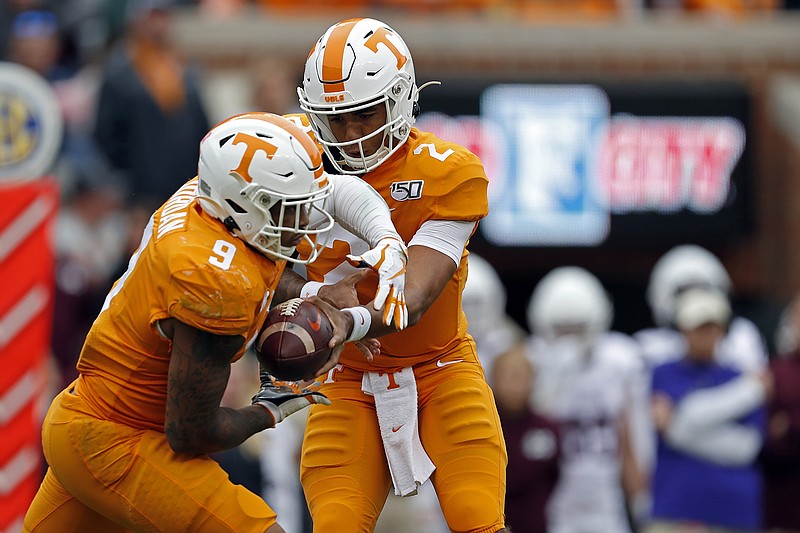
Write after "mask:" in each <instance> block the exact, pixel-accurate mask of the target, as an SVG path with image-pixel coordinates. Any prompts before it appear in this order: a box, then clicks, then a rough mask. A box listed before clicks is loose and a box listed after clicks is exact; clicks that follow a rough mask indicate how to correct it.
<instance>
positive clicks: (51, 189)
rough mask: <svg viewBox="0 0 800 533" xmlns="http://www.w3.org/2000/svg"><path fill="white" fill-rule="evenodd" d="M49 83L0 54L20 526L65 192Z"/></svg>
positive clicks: (1, 402) (7, 326) (12, 520)
mask: <svg viewBox="0 0 800 533" xmlns="http://www.w3.org/2000/svg"><path fill="white" fill-rule="evenodd" d="M62 127H63V124H62V116H61V112H60V110H59V107H58V104H57V102H56V99H55V95H54V93H53V91H52V90H51V88H50V86H49V85H48V84H47V82H46V81H45V80H44V79H43V78H42V77H41V76H39V75H38V74H36V73H35V72H33V71H32V70H30V69H28V68H25V67H22V66H20V65H17V64H14V63H0V203H1V204H2V206H3V209H0V280H3V281H2V290H0V368H2V369H3V372H2V373H0V435H2V436H3V438H2V439H0V531H20V530H21V529H22V521H23V518H24V516H25V513H26V511H27V509H28V506H30V503H31V501H32V500H33V497H34V495H35V494H36V491H37V489H38V488H39V484H40V483H41V480H42V463H43V461H42V451H41V449H42V448H41V427H42V419H43V417H44V409H46V407H47V405H45V402H48V401H49V400H50V398H49V397H48V395H47V394H46V392H47V375H48V371H47V369H48V358H49V354H50V339H51V327H52V305H53V290H54V274H53V271H54V263H55V261H54V252H53V245H52V233H53V225H54V224H55V218H56V213H57V211H58V203H59V192H58V186H57V184H56V182H55V180H52V179H44V178H43V176H44V175H45V174H46V173H47V171H49V170H50V168H51V167H52V164H53V161H54V160H55V158H56V156H57V154H58V152H59V149H60V147H61V135H62Z"/></svg>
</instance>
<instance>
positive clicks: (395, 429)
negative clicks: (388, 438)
mask: <svg viewBox="0 0 800 533" xmlns="http://www.w3.org/2000/svg"><path fill="white" fill-rule="evenodd" d="M404 425H405V424H402V425H399V426H397V427H394V428H392V433H397V432H398V431H400V428H401V427H403V426H404Z"/></svg>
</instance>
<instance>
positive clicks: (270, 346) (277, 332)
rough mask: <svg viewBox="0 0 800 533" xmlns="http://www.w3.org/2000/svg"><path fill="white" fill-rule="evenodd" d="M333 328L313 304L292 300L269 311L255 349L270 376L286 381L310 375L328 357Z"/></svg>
mask: <svg viewBox="0 0 800 533" xmlns="http://www.w3.org/2000/svg"><path fill="white" fill-rule="evenodd" d="M331 337H333V326H332V325H331V323H330V320H328V316H327V315H326V314H325V313H323V312H322V311H321V310H320V309H319V307H317V306H316V305H314V304H313V303H311V302H309V301H307V300H303V299H302V298H294V299H292V300H287V301H285V302H283V303H282V304H280V305H278V306H277V307H274V308H272V309H270V311H269V314H267V319H266V320H265V321H264V327H263V328H262V330H261V333H260V334H259V336H258V340H257V341H256V344H255V348H256V354H257V355H258V360H259V362H260V363H261V365H262V366H263V367H264V369H266V370H267V371H268V372H269V373H270V374H272V375H273V376H275V377H276V378H278V379H282V380H285V381H297V380H300V379H303V378H307V377H309V376H312V375H313V374H314V372H316V371H317V370H319V369H320V368H321V367H322V365H324V364H325V361H327V360H328V357H330V354H331V349H330V348H329V347H328V342H330V340H331Z"/></svg>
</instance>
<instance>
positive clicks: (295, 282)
mask: <svg viewBox="0 0 800 533" xmlns="http://www.w3.org/2000/svg"><path fill="white" fill-rule="evenodd" d="M306 281H307V280H306V279H305V278H304V277H303V276H301V275H300V274H298V273H297V272H295V271H294V270H292V269H290V268H288V267H287V268H285V269H284V270H283V274H282V275H281V279H280V280H279V281H278V286H277V287H276V288H275V296H274V297H273V299H272V301H273V305H276V304H279V303H281V302H285V301H286V300H290V299H292V298H297V297H298V296H300V291H301V290H302V288H303V285H305V284H306Z"/></svg>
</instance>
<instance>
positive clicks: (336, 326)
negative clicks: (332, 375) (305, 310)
mask: <svg viewBox="0 0 800 533" xmlns="http://www.w3.org/2000/svg"><path fill="white" fill-rule="evenodd" d="M308 301H310V302H311V303H313V304H314V305H316V306H317V307H319V309H320V311H322V312H323V313H325V315H326V316H327V317H328V320H330V322H331V325H332V326H333V336H332V337H331V340H330V341H329V342H328V347H329V348H331V355H330V357H328V361H327V362H326V363H325V364H324V365H322V367H320V369H319V370H317V372H316V373H315V374H314V376H312V377H314V378H316V377H319V376H322V375H324V374H327V373H328V371H329V370H330V369H331V368H333V367H335V366H336V365H337V364H338V363H339V355H340V354H341V353H342V350H344V344H345V341H347V337H349V336H350V332H351V331H352V329H353V328H352V325H353V319H352V317H351V316H350V315H349V314H348V313H344V312H342V311H340V310H339V309H336V308H335V307H334V306H333V305H331V304H330V303H328V302H326V301H325V300H323V299H322V298H320V297H319V296H312V297H311V298H309V299H308Z"/></svg>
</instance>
